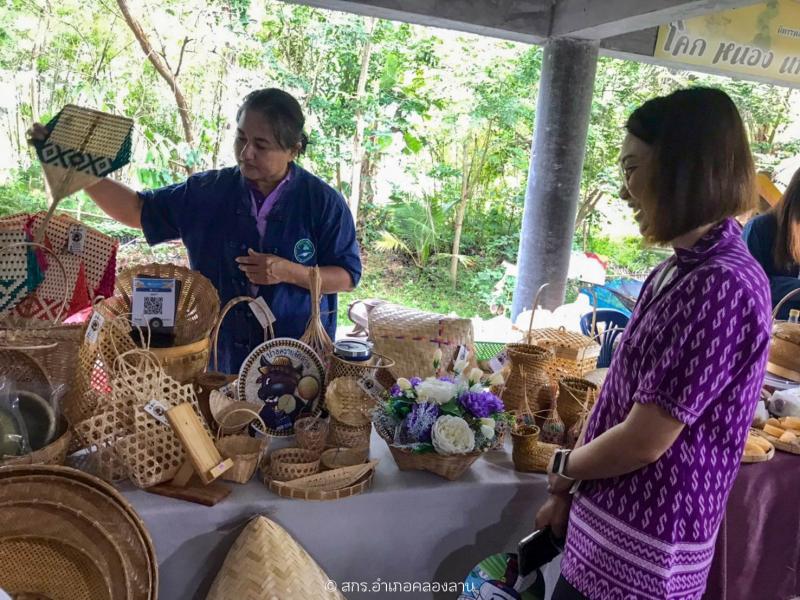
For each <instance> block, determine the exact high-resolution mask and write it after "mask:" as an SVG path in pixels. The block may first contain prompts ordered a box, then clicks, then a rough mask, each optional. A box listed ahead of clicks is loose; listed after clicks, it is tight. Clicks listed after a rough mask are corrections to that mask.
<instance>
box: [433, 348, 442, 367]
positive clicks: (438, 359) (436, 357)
mask: <svg viewBox="0 0 800 600" xmlns="http://www.w3.org/2000/svg"><path fill="white" fill-rule="evenodd" d="M441 364H442V349H441V348H437V349H436V352H434V353H433V368H434V369H438V368H439V365H441Z"/></svg>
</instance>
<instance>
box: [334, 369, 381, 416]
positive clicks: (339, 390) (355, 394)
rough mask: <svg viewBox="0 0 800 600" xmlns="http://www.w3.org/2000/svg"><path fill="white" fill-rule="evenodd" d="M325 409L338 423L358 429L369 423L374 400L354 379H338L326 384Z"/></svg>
mask: <svg viewBox="0 0 800 600" xmlns="http://www.w3.org/2000/svg"><path fill="white" fill-rule="evenodd" d="M325 407H326V408H327V409H328V412H329V413H330V414H331V417H333V418H334V419H336V420H337V421H339V422H340V423H344V424H345V425H350V426H351V427H359V426H362V425H366V424H368V423H369V422H370V420H371V419H370V412H371V411H372V409H373V408H375V400H374V399H373V398H372V396H370V395H369V394H368V393H367V392H365V391H364V390H363V389H361V386H360V385H359V384H358V379H356V378H355V377H339V378H338V379H334V380H333V381H332V382H331V383H329V384H328V389H327V390H326V391H325Z"/></svg>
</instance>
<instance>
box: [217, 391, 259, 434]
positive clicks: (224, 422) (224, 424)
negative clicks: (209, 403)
mask: <svg viewBox="0 0 800 600" xmlns="http://www.w3.org/2000/svg"><path fill="white" fill-rule="evenodd" d="M216 394H217V392H212V398H213V397H214V396H216ZM220 404H221V402H220ZM260 408H261V407H260V406H259V405H258V404H253V403H252V402H238V401H231V402H228V403H227V404H225V405H224V406H222V408H219V409H218V410H217V409H216V407H215V412H214V421H216V423H217V429H218V431H219V432H220V433H222V434H225V435H233V434H234V433H240V432H241V431H243V430H244V429H245V428H246V427H247V426H248V425H249V424H250V423H252V422H253V418H252V417H248V416H247V414H245V413H242V412H239V411H240V410H242V409H247V410H249V411H252V412H255V413H258V411H259V409H260ZM234 412H235V413H236V416H235V417H234V418H232V419H229V418H228V415H229V414H231V413H234Z"/></svg>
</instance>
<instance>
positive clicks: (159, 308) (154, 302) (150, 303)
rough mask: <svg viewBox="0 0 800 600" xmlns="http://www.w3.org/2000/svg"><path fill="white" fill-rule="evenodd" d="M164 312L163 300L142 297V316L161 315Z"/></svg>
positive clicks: (155, 297)
mask: <svg viewBox="0 0 800 600" xmlns="http://www.w3.org/2000/svg"><path fill="white" fill-rule="evenodd" d="M163 312H164V298H159V297H158V296H145V297H144V314H146V315H161V314H162V313H163Z"/></svg>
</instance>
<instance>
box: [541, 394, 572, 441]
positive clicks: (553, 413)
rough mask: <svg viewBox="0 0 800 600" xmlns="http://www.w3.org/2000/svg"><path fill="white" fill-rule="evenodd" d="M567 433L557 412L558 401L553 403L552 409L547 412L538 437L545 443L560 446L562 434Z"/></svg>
mask: <svg viewBox="0 0 800 600" xmlns="http://www.w3.org/2000/svg"><path fill="white" fill-rule="evenodd" d="M566 433H567V428H566V427H565V426H564V421H562V420H561V417H560V416H559V414H558V403H557V402H554V403H553V408H552V410H550V411H548V412H547V418H545V420H544V423H542V426H541V432H540V433H539V439H540V440H542V441H543V442H545V443H547V444H556V445H558V446H560V445H561V444H563V443H564V436H565V435H566Z"/></svg>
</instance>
